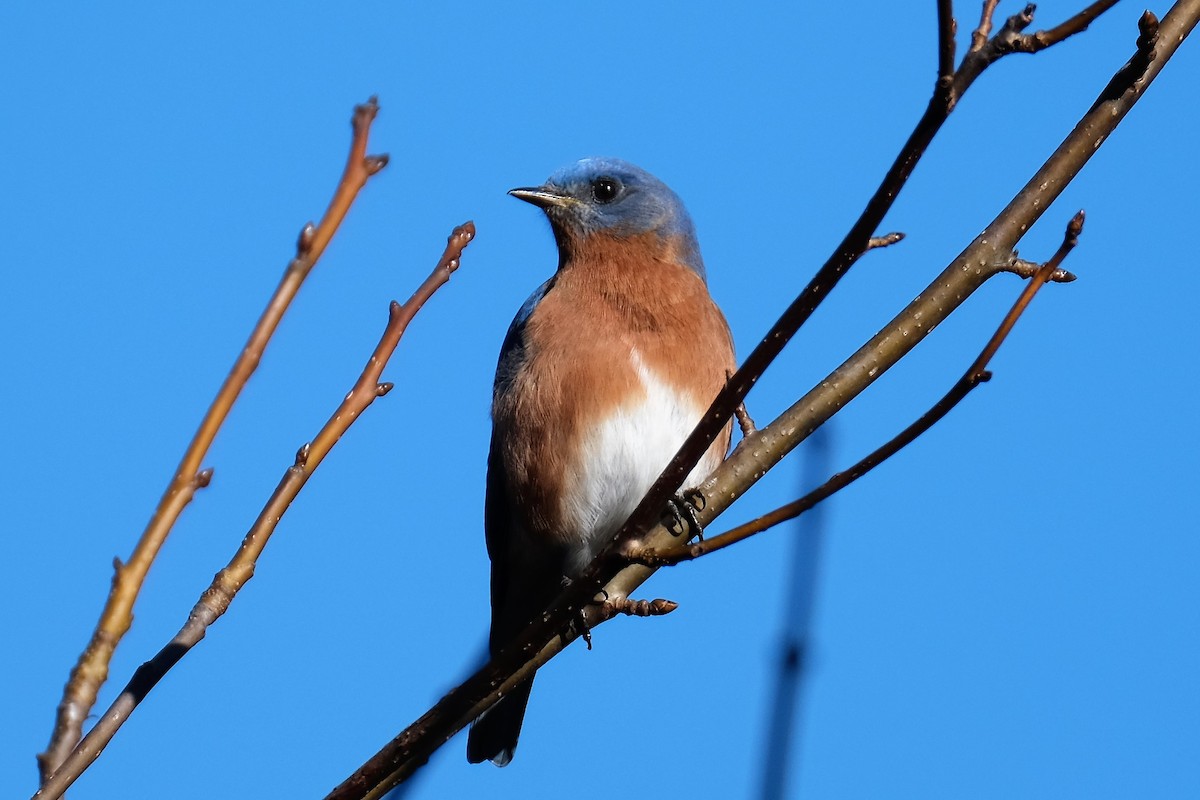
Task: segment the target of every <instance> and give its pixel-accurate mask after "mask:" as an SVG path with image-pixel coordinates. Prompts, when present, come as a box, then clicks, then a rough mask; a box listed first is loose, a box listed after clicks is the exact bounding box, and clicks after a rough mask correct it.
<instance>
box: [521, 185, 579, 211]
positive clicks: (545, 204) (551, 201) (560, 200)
mask: <svg viewBox="0 0 1200 800" xmlns="http://www.w3.org/2000/svg"><path fill="white" fill-rule="evenodd" d="M508 193H509V194H511V195H512V196H513V197H515V198H517V199H518V200H524V201H525V202H526V203H533V204H534V205H535V206H537V207H538V208H555V207H558V208H561V207H563V206H568V205H572V204H573V203H575V202H576V201H575V198H574V197H571V195H569V194H563V193H562V192H560V191H558V190H557V189H552V188H550V187H549V186H530V187H526V188H521V189H509V190H508Z"/></svg>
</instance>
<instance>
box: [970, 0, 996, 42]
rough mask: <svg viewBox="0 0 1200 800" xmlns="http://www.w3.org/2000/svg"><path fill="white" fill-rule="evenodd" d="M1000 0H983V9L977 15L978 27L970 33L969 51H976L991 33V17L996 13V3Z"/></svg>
mask: <svg viewBox="0 0 1200 800" xmlns="http://www.w3.org/2000/svg"><path fill="white" fill-rule="evenodd" d="M999 2H1000V0H984V3H983V10H982V11H981V12H980V15H979V27H978V28H976V29H975V30H974V32H972V33H971V52H978V51H979V50H982V49H983V46H984V45H985V44H986V43H987V40H988V37H989V36H991V35H992V17H993V16H995V14H996V5H997V4H998V3H999Z"/></svg>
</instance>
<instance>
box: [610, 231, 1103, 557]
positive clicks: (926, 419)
mask: <svg viewBox="0 0 1200 800" xmlns="http://www.w3.org/2000/svg"><path fill="white" fill-rule="evenodd" d="M1082 231H1083V212H1082V211H1080V212H1079V213H1077V214H1076V215H1075V216H1074V217H1072V218H1071V221H1070V222H1069V223H1067V228H1066V233H1065V234H1064V235H1063V242H1062V244H1061V245H1060V246H1059V248H1058V251H1057V252H1055V254H1054V255H1053V257H1051V259H1050V260H1049V261H1047V262H1046V263H1045V264H1042V265H1039V266H1038V269H1037V271H1036V272H1035V273H1034V274H1033V275H1032V276H1031V278H1030V280H1029V282H1028V283H1027V284H1026V285H1025V289H1024V290H1023V291H1022V292H1021V294H1020V296H1019V297H1018V298H1017V300H1016V302H1015V303H1013V306H1012V308H1011V309H1010V310H1009V312H1008V313H1007V314H1006V315H1005V316H1004V319H1003V320H1002V321H1001V323H1000V326H999V327H998V328H997V329H996V332H995V333H994V334H992V338H991V339H989V340H988V343H987V344H986V345H985V346H984V348H983V350H982V351H981V352H980V354H979V356H978V357H977V358H976V359H975V360H974V361H973V362H971V366H970V367H968V368H967V371H966V372H964V373H963V376H962V377H961V378H959V379H958V381H957V382H956V383H955V384H954V386H952V387H951V388H950V391H948V392H947V393H946V394H945V395H943V397H942V398H941V399H940V400H938V401H937V403H935V404H934V405H933V407H932V408H930V409H929V410H928V411H926V412H925V413H924V414H922V415H921V417H920V419H918V420H917V421H916V422H914V423H913V424H912V425H909V426H908V427H907V428H905V429H904V430H903V431H901V432H900V433H899V434H897V435H896V437H895V438H893V439H891V440H890V441H888V442H886V443H885V444H884V445H883V446H881V447H879V448H878V449H877V450H875V451H874V452H872V453H871V454H870V455H868V456H867V457H866V458H864V459H862V460H861V461H859V462H858V463H857V464H855V465H854V466H852V467H850V469H847V470H845V471H843V472H839V473H837V474H835V475H834V476H832V477H831V478H830V479H829V480H827V481H826V482H825V483H823V484H821V485H820V486H818V487H817V488H816V489H814V490H812V491H811V492H809V493H808V494H806V495H804V496H803V497H801V498H800V499H799V500H794V501H792V502H791V503H788V504H786V505H783V506H780V507H779V508H777V509H775V510H774V511H771V512H769V513H767V514H763V515H762V516H760V517H758V518H757V519H753V520H751V521H749V522H747V523H744V524H742V525H739V526H737V527H736V528H732V529H730V530H728V531H726V532H725V533H722V534H720V535H718V536H712V537H709V538H707V539H705V540H703V541H699V542H695V543H692V544H685V545H683V546H681V547H674V548H670V549H668V550H664V551H655V550H652V549H645V550H640V551H639V550H630V551H629V552H628V553H627V555H628V557H629V559H630V561H632V562H634V563H637V564H641V565H643V566H647V567H663V566H670V565H673V564H678V563H680V562H682V561H691V560H693V559H696V558H699V557H701V556H703V555H707V554H709V553H714V552H716V551H717V550H723V549H725V548H726V547H729V546H730V545H732V544H736V543H738V542H740V541H743V540H745V539H749V538H750V537H751V536H754V535H756V534H759V533H762V532H763V531H765V530H768V529H770V528H772V527H774V526H776V525H778V524H779V523H781V522H786V521H787V520H790V519H795V518H796V517H798V516H800V515H801V514H803V513H804V512H805V511H808V510H809V509H810V508H812V507H813V506H815V505H816V504H817V503H820V502H821V501H822V500H825V499H827V498H829V497H831V496H832V495H834V494H836V493H837V492H839V491H841V490H842V489H844V488H846V487H847V486H849V485H850V484H852V483H854V482H855V481H856V480H858V479H859V478H861V477H862V476H863V475H866V474H867V473H868V472H870V471H871V470H873V469H874V468H875V467H877V466H879V465H880V464H882V463H883V462H884V461H887V460H888V459H889V458H891V457H892V456H894V455H895V454H896V453H898V452H900V451H901V450H902V449H904V448H905V447H907V446H908V445H909V444H911V443H912V442H913V441H915V440H916V439H917V437H919V436H920V435H921V434H923V433H925V431H927V430H929V429H930V428H932V427H933V426H934V425H936V424H937V423H938V422H939V421H940V420H941V419H942V418H943V417H945V416H946V415H947V414H948V413H950V410H951V409H953V408H954V407H955V406H956V405H958V404H959V403H960V402H962V400H963V399H964V398H965V397H966V396H967V395H968V394H970V393H971V390H973V389H974V388H975V387H977V386H979V385H980V384H981V383H985V382H987V381H989V380H991V377H992V374H991V373H990V372H988V370H987V365H988V363H989V362H990V361H991V360H992V358H993V357H994V356H995V355H996V351H998V350H999V349H1000V345H1002V344H1003V343H1004V340H1005V339H1006V338H1007V337H1008V334H1009V333H1010V332H1011V331H1012V329H1013V326H1014V325H1016V323H1017V320H1018V319H1019V318H1020V316H1021V315H1022V314H1023V313H1025V309H1026V308H1027V307H1028V306H1029V302H1030V301H1031V300H1032V299H1033V296H1034V295H1035V294H1037V292H1038V290H1039V289H1041V288H1042V286H1044V285H1045V284H1046V283H1047V282H1048V281H1050V280H1051V278H1052V276H1053V275H1054V274H1055V273H1056V272H1061V269H1060V266H1061V264H1062V262H1063V259H1065V258H1066V257H1067V254H1068V253H1070V252H1071V250H1072V249H1073V248H1074V247H1075V245H1076V244H1077V243H1078V241H1079V234H1080V233H1081V232H1082Z"/></svg>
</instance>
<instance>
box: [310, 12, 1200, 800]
mask: <svg viewBox="0 0 1200 800" xmlns="http://www.w3.org/2000/svg"><path fill="white" fill-rule="evenodd" d="M1198 1H1200V0H1198ZM976 55H977V56H978V57H976V58H970V54H969V55H968V56H967V57H964V59H963V63H962V64H960V66H959V69H958V71H957V72H956V73H955V80H954V92H955V96H961V94H962V92H963V91H965V90H966V88H968V87H969V86H970V85H971V83H972V82H973V81H974V80H975V78H977V77H978V76H979V75H980V74H981V73H982V71H983V70H984V68H986V67H987V66H988V65H989V64H991V63H994V62H995V61H996V60H997V59H999V58H1000V57H1002V56H1003V55H1004V53H1002V52H988V53H987V54H986V57H985V56H982V55H979V54H976ZM968 59H970V63H968ZM944 100H945V97H944V96H943V95H942V94H940V93H939V92H938V91H937V90H936V88H935V91H934V94H933V97H932V98H931V99H930V102H929V104H928V106H927V107H926V110H925V113H924V115H923V116H922V117H921V120H920V121H919V122H918V123H917V126H916V128H915V129H914V130H913V132H912V134H911V135H910V136H909V139H908V141H907V142H906V143H905V145H904V147H903V148H902V150H901V152H900V154H899V156H898V157H897V158H896V160H895V161H894V162H893V164H892V167H891V168H890V169H889V170H888V173H887V175H886V176H885V177H884V179H883V181H882V182H881V184H880V186H879V188H878V189H877V190H876V192H875V194H874V195H873V196H872V197H871V199H870V201H869V202H868V203H867V205H866V208H865V209H864V210H863V213H862V215H861V216H860V217H859V219H858V220H857V221H856V222H855V224H854V226H853V227H852V228H851V229H850V231H849V233H847V234H846V237H845V238H844V239H843V240H842V242H841V243H840V244H839V245H838V247H837V249H836V250H835V251H834V253H833V255H832V256H831V257H830V258H829V260H828V261H826V262H825V264H824V265H823V266H822V267H821V269H820V270H819V271H818V272H817V274H816V276H815V277H814V278H813V279H812V280H811V281H810V282H809V284H808V285H807V286H806V287H805V289H804V290H803V291H802V292H801V293H800V295H799V296H798V297H797V298H796V299H795V300H794V301H793V302H792V304H791V305H790V306H789V307H788V309H787V310H786V311H785V312H784V314H783V316H782V317H780V319H779V320H778V321H777V322H776V323H775V325H774V326H773V327H772V328H771V330H770V331H769V332H768V333H767V335H766V336H765V337H764V338H763V340H762V342H760V343H759V345H758V346H757V347H756V348H755V349H754V351H753V352H752V353H751V354H750V356H749V357H747V359H746V361H745V363H743V365H742V366H741V367H740V368H739V369H738V371H737V372H736V373H735V374H734V375H733V376H732V377H731V378H730V380H729V381H728V382H727V384H726V386H725V387H724V389H722V391H721V392H720V393H719V395H718V396H717V398H716V400H714V401H713V404H712V406H711V407H710V408H709V410H708V411H707V412H706V414H705V416H704V418H703V419H702V421H701V422H700V424H699V425H698V426H697V427H696V429H695V430H694V431H693V432H692V433H691V435H689V437H688V439H687V440H686V441H685V443H684V444H683V446H682V447H681V448H680V450H679V452H678V453H676V455H675V456H674V458H673V459H672V460H671V463H670V464H669V465H668V467H667V468H666V469H665V470H664V471H663V473H662V475H661V476H660V477H659V478H658V480H657V481H656V482H655V484H654V485H653V486H652V487H651V488H650V490H649V491H648V492H647V494H646V496H645V497H644V498H643V499H642V501H641V503H639V505H638V507H637V508H636V509H635V510H634V512H633V514H632V515H631V516H630V518H629V519H628V520H627V521H626V522H625V524H624V525H623V526H622V529H621V530H620V531H619V532H618V533H617V535H616V536H615V537H614V539H613V541H612V542H611V543H610V544H609V546H608V547H606V548H605V550H604V551H602V552H601V553H600V555H598V556H597V557H596V559H595V560H594V561H593V562H592V564H591V565H590V566H589V567H588V569H587V570H586V571H585V573H584V574H583V575H581V576H580V577H579V578H577V579H576V580H575V581H574V583H573V584H572V585H571V586H570V587H568V588H567V589H566V590H565V591H564V592H563V594H562V595H560V596H559V597H558V598H557V599H556V600H555V602H554V603H553V605H551V607H550V608H549V609H548V610H547V611H546V612H545V614H544V615H543V617H542V620H541V621H539V622H538V623H537V624H536V625H532V626H530V627H528V628H527V629H526V630H525V631H523V632H522V634H521V636H520V637H518V638H517V639H516V640H515V641H514V642H513V643H512V644H510V645H509V646H508V647H506V648H504V649H503V650H502V651H501V652H500V653H499V654H497V655H496V656H495V657H494V658H493V659H492V661H491V662H489V663H488V664H487V665H485V666H484V667H483V668H482V669H481V670H479V671H478V672H476V673H475V674H474V675H473V676H472V677H470V678H469V679H468V680H467V681H465V682H464V683H462V684H461V685H459V686H458V687H457V688H456V689H454V690H453V691H451V692H450V693H449V694H447V695H446V696H445V697H444V698H442V700H440V701H439V702H438V703H437V704H436V705H435V706H434V707H433V708H431V709H429V711H427V712H426V713H425V714H424V715H422V716H421V717H420V718H419V719H418V720H416V721H415V722H413V723H412V724H411V725H410V726H409V727H408V728H406V729H405V730H404V731H402V732H401V733H400V734H399V735H398V736H397V737H396V738H394V739H393V740H392V741H391V742H389V743H388V744H387V745H385V746H384V747H383V748H382V749H381V750H380V751H379V752H378V753H377V754H376V755H375V756H373V757H372V758H371V759H370V760H368V761H367V762H366V763H365V764H363V765H362V766H361V767H360V768H359V769H358V770H356V771H355V772H354V773H353V774H352V775H351V776H350V777H348V778H347V779H346V780H345V781H344V782H343V783H342V784H341V785H340V786H338V787H337V788H335V789H334V790H333V791H332V792H331V793H330V794H329V795H328V798H327V800H349V799H350V798H377V797H382V796H383V794H385V793H386V792H387V791H389V790H390V788H391V787H394V786H396V785H397V784H399V783H400V782H402V781H403V780H405V779H406V778H407V777H408V776H409V775H411V774H412V773H413V772H415V771H416V770H417V769H419V768H420V767H421V766H422V765H423V764H424V763H425V762H426V761H427V760H428V758H429V756H430V755H431V754H432V753H433V752H434V751H435V750H436V749H437V748H438V747H440V746H441V745H442V744H444V743H445V742H446V741H447V740H449V738H450V737H451V736H453V735H454V734H455V733H456V732H457V731H459V730H461V729H462V728H463V727H464V726H465V725H466V724H467V723H469V722H470V721H471V720H472V719H474V718H475V717H476V716H478V715H479V713H480V712H482V711H483V710H485V709H487V708H489V707H490V706H491V705H492V704H494V703H495V701H496V699H497V698H498V697H499V696H501V695H502V694H503V693H505V692H508V691H509V690H511V688H512V687H513V686H515V685H516V684H517V683H519V682H520V681H522V680H524V679H525V678H528V677H529V676H531V675H532V674H533V673H534V672H535V671H536V670H537V669H538V668H540V667H541V666H542V665H544V664H545V663H546V662H547V661H549V660H550V659H551V658H553V657H554V655H556V654H557V653H558V652H560V651H561V650H562V649H563V648H564V647H565V646H566V645H567V644H568V643H569V642H570V641H571V640H572V639H573V635H571V634H569V633H566V632H568V631H569V630H570V628H571V625H572V622H573V621H574V620H575V619H576V618H577V617H578V615H579V614H580V613H585V614H588V615H590V616H589V623H591V622H592V620H593V619H594V617H595V612H594V610H591V611H588V610H587V609H588V606H589V604H590V603H591V600H592V598H593V597H594V596H595V595H596V593H597V592H598V591H599V590H600V589H602V588H603V589H606V590H607V591H608V594H609V596H610V597H622V596H628V595H629V592H630V591H632V590H633V588H636V587H637V586H639V585H640V584H641V583H642V582H643V581H645V580H646V578H648V577H649V576H650V574H651V573H652V570H650V569H648V568H646V567H642V566H640V565H634V566H629V567H627V568H624V565H625V564H627V563H628V562H627V561H626V560H625V559H624V558H623V557H622V555H621V551H622V550H623V548H625V547H626V546H629V545H637V546H641V545H642V544H643V543H645V544H648V545H649V546H656V542H657V541H658V540H657V537H659V536H670V534H669V533H667V532H666V531H665V530H664V529H663V528H662V527H661V526H659V525H658V520H659V515H660V511H661V509H663V508H664V507H665V506H666V504H667V501H668V500H669V499H670V498H671V496H672V495H673V494H674V492H675V491H676V490H677V489H678V488H679V486H681V485H682V483H683V482H684V480H685V477H686V476H687V474H688V473H689V472H690V471H691V469H692V467H693V466H694V465H695V464H696V463H697V462H698V461H699V459H700V457H701V456H702V455H703V453H704V452H705V451H706V450H707V449H708V447H709V445H710V444H711V442H712V441H713V440H714V439H715V437H716V435H717V433H718V432H719V431H720V430H721V429H722V428H723V427H724V426H725V424H726V421H727V420H728V419H729V418H730V417H731V416H732V415H733V412H734V409H736V408H737V406H738V405H739V404H740V403H741V402H742V401H743V400H744V399H745V396H746V393H747V392H748V391H749V390H750V387H751V386H753V384H754V383H755V382H756V381H757V380H758V378H759V377H760V376H761V375H762V373H763V371H764V370H765V369H766V367H767V366H768V365H769V364H770V363H771V362H772V361H773V360H774V358H775V357H776V356H777V355H778V354H779V352H780V351H781V350H782V349H783V347H784V345H786V344H787V342H788V341H789V340H790V339H791V337H792V336H793V335H795V333H796V331H797V330H799V328H800V326H801V325H802V324H803V323H804V322H805V321H806V320H807V319H808V317H809V316H811V314H812V313H813V311H814V310H815V309H816V307H817V305H819V304H820V303H821V301H822V300H824V298H825V297H826V296H828V294H829V292H830V291H831V290H832V289H833V287H834V286H835V285H836V284H837V282H838V281H839V280H840V279H841V277H842V276H843V275H844V274H845V273H846V271H847V270H848V269H849V268H850V267H851V266H852V265H853V264H854V263H855V262H856V261H857V260H858V259H859V258H860V257H861V256H862V254H863V253H864V252H866V249H867V245H868V243H869V240H870V238H871V236H872V234H873V233H874V231H875V230H877V229H878V227H879V224H880V223H881V222H882V220H883V217H884V215H885V214H886V213H887V211H888V210H889V209H890V208H891V206H892V203H893V202H894V201H895V199H896V196H897V195H898V194H899V192H900V190H901V189H902V188H903V186H904V184H905V182H906V181H907V179H908V177H909V175H911V174H912V171H913V169H914V168H915V166H916V164H917V161H918V160H919V159H920V157H921V156H922V154H923V153H924V152H925V150H926V148H927V147H928V145H929V143H930V141H932V139H933V137H934V135H935V134H936V133H937V131H938V130H939V129H940V127H941V125H942V123H943V122H945V120H946V118H947V116H948V115H949V113H950V109H951V106H950V105H949V104H947V103H946V102H944ZM1042 210H1044V208H1039V209H1038V214H1040V213H1041V211H1042ZM1018 238H1019V237H1018ZM1013 241H1014V242H1015V239H1014V240H1013ZM989 252H990V251H989ZM1009 260H1011V245H1010V251H1009V252H1008V253H1006V255H1005V257H1004V258H993V259H991V261H990V262H987V263H984V264H983V265H982V266H981V267H980V268H974V267H973V268H972V269H971V276H972V278H971V279H973V280H977V283H976V284H975V286H972V287H969V288H963V286H962V281H951V282H949V284H948V286H949V287H953V288H955V289H957V290H958V291H961V292H962V296H961V297H960V298H958V299H957V301H956V302H953V303H952V304H949V305H946V306H945V308H943V309H942V311H944V312H945V313H946V314H948V313H949V311H950V310H952V308H953V307H954V306H956V305H957V304H958V303H960V302H962V300H963V299H965V297H966V296H967V295H969V294H970V293H971V291H973V290H974V288H977V287H978V285H982V283H983V282H984V281H985V280H986V278H987V277H990V276H991V275H993V274H995V273H996V272H997V271H1000V270H1002V269H1003V268H1004V267H1003V265H1006V264H1007V263H1008V261H1009ZM993 262H994V263H996V264H998V265H1001V266H997V267H994V268H991V269H988V267H989V266H990V264H991V263H993ZM940 288H942V289H943V290H946V288H947V287H946V285H943V286H941V287H940ZM925 313H926V314H927V316H926V317H925V318H924V319H922V318H921V317H917V320H918V322H917V325H916V327H917V329H918V331H919V335H914V336H911V337H909V338H910V339H911V344H913V345H915V343H916V342H917V341H919V340H920V339H921V338H923V337H924V335H925V333H926V332H927V330H922V326H926V327H928V328H932V327H933V325H936V324H937V322H938V321H940V319H942V318H944V316H943V315H942V313H941V312H939V311H938V310H937V309H933V310H927V311H926V312H925ZM861 352H862V351H860V353H861ZM895 352H896V355H895V356H894V357H895V360H898V359H899V357H900V356H901V355H903V353H901V352H899V350H895ZM903 352H907V350H904V351H903ZM880 353H881V355H880V356H878V357H874V356H869V357H868V360H869V361H871V362H872V363H871V367H872V368H871V369H870V371H869V372H867V371H866V370H863V371H862V373H861V374H855V375H853V376H839V381H840V382H838V383H833V384H830V385H829V386H828V387H825V386H824V384H823V385H822V387H818V389H817V390H814V391H815V392H821V391H822V390H825V391H826V392H827V395H826V397H823V398H820V399H819V400H817V401H815V403H814V404H813V405H812V408H811V409H809V410H810V411H811V412H812V413H813V414H814V415H824V416H823V418H822V419H820V422H818V423H816V424H820V423H821V422H824V420H825V419H828V417H829V416H832V413H833V411H834V410H835V409H834V408H831V407H829V405H828V403H829V400H828V398H832V397H835V396H837V395H839V394H849V395H850V396H853V395H854V394H857V393H858V392H859V391H862V389H864V388H865V387H866V386H867V385H869V383H871V382H872V381H873V380H874V378H875V377H877V374H882V371H883V370H886V369H887V368H888V367H890V366H891V364H892V363H894V361H893V360H892V359H893V354H892V352H889V351H886V350H881V351H880ZM856 369H857V368H856ZM812 394H813V393H811V392H810V396H811V395H812ZM806 399H807V400H809V401H810V402H813V401H812V398H811V397H808V398H806ZM838 407H840V404H839V405H838ZM794 409H796V406H793V412H792V413H793V415H799V414H800V412H798V411H795V410H794ZM826 412H827V413H826ZM814 427H815V426H814ZM811 430H812V428H809V427H807V425H805V426H804V427H800V426H796V425H790V424H781V425H779V426H776V424H774V423H773V424H772V426H771V429H770V430H769V431H767V430H761V431H759V432H758V433H757V434H755V435H754V437H753V441H754V443H755V447H757V446H758V443H765V444H767V445H769V446H768V448H767V449H765V450H763V451H761V452H755V447H739V448H738V452H737V453H735V456H736V457H737V459H736V460H735V459H734V458H733V457H731V458H730V459H728V460H727V461H726V462H725V463H726V465H727V466H723V467H722V468H721V469H719V470H718V472H717V473H716V474H714V476H713V477H712V478H710V479H709V480H708V481H706V482H705V484H704V486H703V487H701V488H702V489H703V493H702V497H704V498H705V499H706V500H707V501H708V502H707V506H708V507H707V509H706V510H705V511H703V512H701V514H700V516H701V517H702V519H701V522H702V523H706V522H708V521H710V520H712V519H713V518H715V516H716V514H717V513H720V511H723V510H724V508H725V507H727V506H728V504H729V503H730V502H732V500H733V498H734V497H740V496H741V494H742V493H743V492H744V490H745V489H746V488H748V487H749V486H751V485H752V484H753V483H754V482H755V481H756V480H757V479H758V478H759V477H761V476H762V475H763V474H765V472H766V470H768V469H770V468H771V467H772V466H773V465H774V463H775V462H776V461H777V460H778V458H782V457H783V454H784V453H786V452H787V451H788V450H790V449H791V447H794V446H795V445H796V444H799V442H800V441H801V440H802V439H803V438H804V437H805V436H807V435H808V433H810V432H811ZM776 453H778V454H779V455H778V458H775V456H774V454H776ZM753 461H759V462H769V463H767V464H766V466H765V467H764V468H762V469H761V470H759V469H758V467H757V466H751V467H750V468H749V469H744V468H743V467H742V465H743V464H748V463H750V462H753ZM713 492H716V493H717V495H719V497H717V498H716V499H718V500H719V502H718V503H717V504H716V505H714V504H713V503H712V500H713V499H714V495H713V494H712V493H713ZM668 541H670V540H668ZM618 573H620V574H619V575H618Z"/></svg>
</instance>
